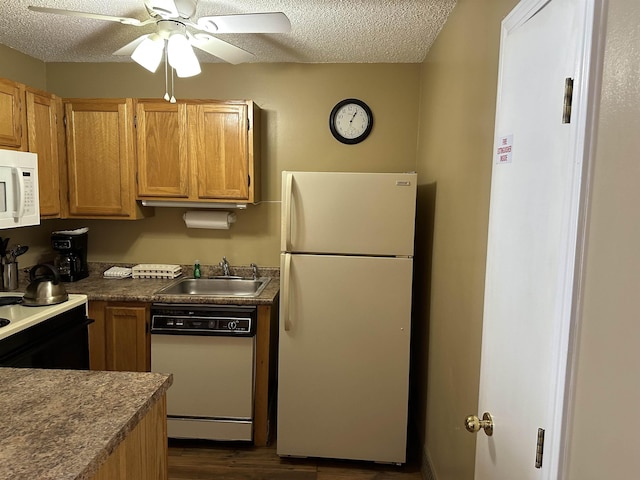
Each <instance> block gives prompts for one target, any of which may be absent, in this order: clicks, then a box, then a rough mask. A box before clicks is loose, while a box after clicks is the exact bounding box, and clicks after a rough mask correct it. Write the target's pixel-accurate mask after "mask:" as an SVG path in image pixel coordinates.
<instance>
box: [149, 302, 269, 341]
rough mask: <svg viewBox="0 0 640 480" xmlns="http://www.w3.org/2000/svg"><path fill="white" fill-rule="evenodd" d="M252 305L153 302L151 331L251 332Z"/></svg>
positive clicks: (159, 332) (253, 312)
mask: <svg viewBox="0 0 640 480" xmlns="http://www.w3.org/2000/svg"><path fill="white" fill-rule="evenodd" d="M256 312H257V309H256V308H255V307H253V306H248V307H241V306H232V307H228V306H215V307H213V306H207V305H204V306H203V305H198V306H190V305H169V304H153V306H152V308H151V333H152V334H175V335H233V336H253V335H255V320H256Z"/></svg>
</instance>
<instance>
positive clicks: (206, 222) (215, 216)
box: [182, 210, 236, 230]
mask: <svg viewBox="0 0 640 480" xmlns="http://www.w3.org/2000/svg"><path fill="white" fill-rule="evenodd" d="M182 218H183V219H184V223H185V225H186V226H187V228H211V229H214V230H228V229H229V227H230V226H231V224H232V223H234V222H235V221H236V214H235V213H231V212H220V211H210V210H193V211H188V212H185V214H184V215H182Z"/></svg>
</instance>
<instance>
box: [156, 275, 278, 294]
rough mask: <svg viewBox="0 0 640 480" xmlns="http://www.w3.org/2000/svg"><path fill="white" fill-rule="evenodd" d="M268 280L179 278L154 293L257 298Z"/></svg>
mask: <svg viewBox="0 0 640 480" xmlns="http://www.w3.org/2000/svg"><path fill="white" fill-rule="evenodd" d="M269 280H270V278H269V277H261V278H257V279H255V280H254V279H252V278H241V277H214V278H181V279H180V280H178V281H177V282H174V283H172V284H171V285H168V286H166V287H164V288H161V289H160V290H158V291H157V292H155V293H156V294H157V295H185V296H194V295H202V296H212V297H257V296H258V295H260V294H261V293H262V291H263V290H264V289H265V287H266V286H267V284H268V283H269Z"/></svg>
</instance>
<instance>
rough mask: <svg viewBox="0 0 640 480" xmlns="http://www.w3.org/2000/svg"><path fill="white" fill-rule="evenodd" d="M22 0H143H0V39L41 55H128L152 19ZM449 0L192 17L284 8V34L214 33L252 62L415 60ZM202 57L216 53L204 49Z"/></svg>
mask: <svg viewBox="0 0 640 480" xmlns="http://www.w3.org/2000/svg"><path fill="white" fill-rule="evenodd" d="M28 5H35V6H40V7H52V8H61V9H66V10H79V11H85V12H92V13H100V14H105V15H114V16H126V17H134V18H137V19H140V20H145V19H147V18H148V14H147V11H146V9H145V7H144V4H143V0H108V1H105V0H0V44H3V45H6V46H8V47H11V48H14V49H16V50H18V51H20V52H22V53H25V54H27V55H30V56H32V57H34V58H37V59H39V60H42V61H44V62H120V61H124V62H129V61H131V59H130V58H129V57H126V56H124V57H123V56H115V55H112V53H113V52H114V51H116V50H118V49H119V48H120V47H122V46H124V45H126V44H127V43H129V42H131V41H132V40H134V39H135V38H137V37H138V36H140V35H142V34H145V33H151V32H153V31H155V25H153V24H151V25H147V26H144V27H133V26H127V25H121V24H119V23H114V22H106V21H101V20H92V19H87V18H76V17H66V16H60V15H52V14H44V13H37V12H31V11H29V10H28V9H27V6H28ZM454 5H455V0H326V1H325V0H236V1H214V0H200V1H199V3H198V8H197V10H196V17H202V16H207V15H225V14H234V13H257V12H271V11H280V12H284V13H285V14H286V15H287V16H288V17H289V19H290V20H291V25H292V30H291V32H290V33H286V34H225V35H222V34H221V35H218V38H220V39H222V40H225V41H227V42H229V43H232V44H234V45H236V46H238V47H240V48H243V49H245V50H247V51H249V52H252V53H253V54H255V62H260V63H272V62H296V63H419V62H422V61H423V60H424V58H425V55H426V54H427V52H428V50H429V48H430V47H431V45H432V43H433V41H434V40H435V38H436V36H437V35H438V33H439V32H440V29H441V28H442V26H443V25H444V22H445V21H446V20H447V17H448V15H449V13H450V12H451V10H452V9H453V7H454ZM198 57H199V58H200V60H201V61H204V62H217V61H218V60H217V59H216V58H215V57H213V56H211V55H207V54H205V53H199V54H198Z"/></svg>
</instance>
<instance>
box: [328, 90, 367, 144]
mask: <svg viewBox="0 0 640 480" xmlns="http://www.w3.org/2000/svg"><path fill="white" fill-rule="evenodd" d="M350 103H355V104H356V105H359V106H360V107H362V109H363V110H364V111H365V113H366V114H367V116H368V117H369V125H368V126H367V129H366V130H365V131H364V132H362V134H361V135H360V136H358V137H355V138H345V137H343V136H342V135H340V134H339V133H338V131H337V130H336V115H337V114H338V110H340V109H341V108H342V107H344V106H345V105H348V104H350ZM372 129H373V112H372V111H371V109H370V108H369V105H367V104H366V103H364V102H363V101H362V100H359V99H357V98H346V99H344V100H341V101H339V102H338V103H336V105H335V107H333V109H332V110H331V113H330V114H329V130H331V134H332V135H333V136H334V138H335V139H336V140H338V141H339V142H341V143H344V144H347V145H355V144H356V143H360V142H362V141H363V140H365V139H366V138H367V137H368V136H369V134H370V133H371V130H372Z"/></svg>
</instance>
